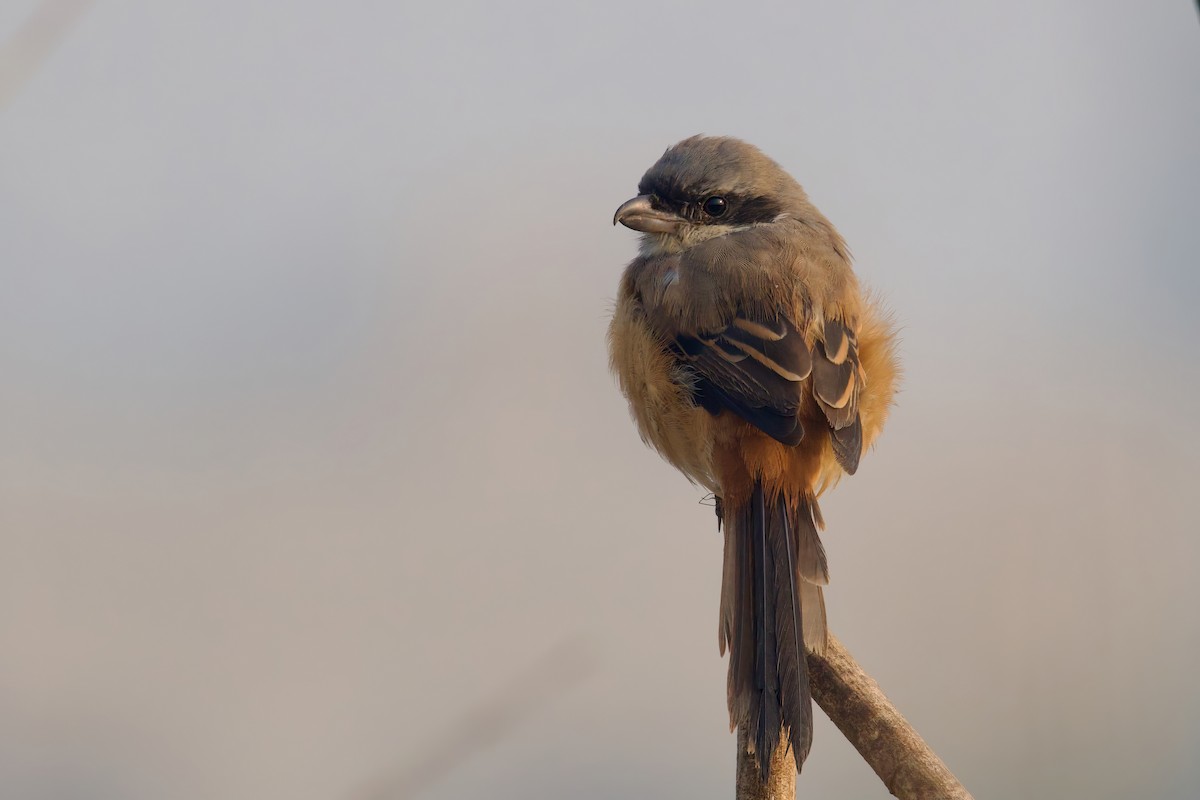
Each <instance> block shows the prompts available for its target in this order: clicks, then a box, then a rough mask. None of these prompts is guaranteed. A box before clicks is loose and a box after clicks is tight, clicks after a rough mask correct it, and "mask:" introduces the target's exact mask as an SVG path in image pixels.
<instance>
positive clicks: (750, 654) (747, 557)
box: [720, 482, 829, 780]
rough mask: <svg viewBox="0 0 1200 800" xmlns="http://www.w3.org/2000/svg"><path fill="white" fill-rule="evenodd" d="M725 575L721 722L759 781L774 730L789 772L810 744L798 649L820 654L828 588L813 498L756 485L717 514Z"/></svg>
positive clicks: (773, 745)
mask: <svg viewBox="0 0 1200 800" xmlns="http://www.w3.org/2000/svg"><path fill="white" fill-rule="evenodd" d="M722 516H723V519H724V522H725V569H724V578H723V580H722V583H721V630H720V644H721V653H722V654H724V653H725V650H726V648H727V647H728V649H729V682H728V687H729V724H730V727H731V728H733V727H735V726H736V727H742V728H744V729H745V730H746V731H747V733H748V736H747V738H748V739H749V741H750V742H751V743H752V745H753V747H754V753H755V756H756V759H757V761H758V766H759V769H760V770H761V771H762V775H763V779H764V780H766V776H767V773H768V771H769V769H770V763H771V755H772V754H773V753H774V752H775V748H776V747H777V746H778V745H779V739H780V736H781V731H782V732H783V733H784V734H785V735H786V736H787V737H788V739H789V741H790V743H791V747H792V752H793V754H794V756H795V759H796V769H797V770H799V769H800V768H801V767H802V766H803V765H804V759H805V758H806V757H807V756H808V751H809V748H810V747H811V746H812V698H811V696H810V695H809V691H808V665H807V662H806V661H805V658H804V649H803V648H804V647H807V648H808V649H809V650H811V651H813V652H818V653H819V652H823V651H824V649H825V640H826V627H825V600H824V597H823V595H822V592H821V586H823V585H824V584H826V583H828V582H829V569H828V567H827V565H826V562H825V550H824V548H823V547H822V546H821V540H820V537H819V536H818V534H817V526H818V524H819V521H820V518H821V517H820V510H819V509H818V508H817V505H816V500H815V499H814V498H812V497H808V496H802V497H792V498H788V497H786V496H784V495H783V494H778V495H774V496H772V495H771V494H770V493H769V492H767V491H764V489H763V487H762V485H761V484H760V483H757V482H756V483H755V485H754V489H753V491H752V492H751V495H750V498H749V501H748V502H747V503H746V504H744V505H741V506H737V507H733V508H727V509H722Z"/></svg>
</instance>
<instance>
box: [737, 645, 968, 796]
mask: <svg viewBox="0 0 1200 800" xmlns="http://www.w3.org/2000/svg"><path fill="white" fill-rule="evenodd" d="M808 675H809V688H810V689H811V691H812V696H813V700H815V701H816V702H817V705H819V706H820V707H821V708H822V709H823V710H824V711H825V713H826V714H828V715H829V718H830V719H831V720H832V721H833V724H834V725H837V727H838V730H840V731H841V732H842V733H843V734H844V735H845V737H846V738H847V739H849V740H850V744H852V745H854V749H855V750H857V751H858V752H859V754H860V755H861V756H862V757H863V758H864V759H865V760H866V762H867V763H868V764H869V765H870V766H871V769H873V770H875V774H876V775H878V776H879V779H880V780H882V781H883V784H884V786H886V787H887V789H888V791H889V792H891V793H892V794H893V795H894V796H896V797H898V798H900V800H972V798H971V795H970V793H969V792H968V791H967V790H966V789H965V788H964V787H963V785H962V784H961V783H959V782H958V779H957V778H955V777H954V774H953V773H951V772H950V770H949V769H947V767H946V765H945V764H943V763H942V760H941V759H940V758H938V757H937V754H936V753H934V752H933V750H931V749H930V747H929V745H927V744H926V743H925V740H924V739H922V738H921V737H920V735H919V734H918V733H917V732H916V731H915V730H913V727H912V726H911V725H909V724H908V722H907V721H906V720H905V719H904V717H902V716H900V712H899V711H897V710H896V707H895V706H893V705H892V703H891V701H889V700H888V699H887V697H886V696H884V694H883V690H882V689H880V688H879V684H877V683H876V682H875V681H874V679H873V678H871V676H870V675H868V674H867V673H866V672H864V671H863V669H862V667H860V666H859V665H858V662H857V661H855V660H854V657H853V656H851V655H850V653H849V652H848V651H847V650H846V648H845V647H844V646H843V645H842V643H841V642H840V641H838V640H837V638H836V637H834V636H833V634H830V635H829V646H828V647H827V648H826V651H825V655H823V656H815V655H813V654H811V653H810V654H809V655H808ZM781 741H783V742H786V741H787V738H786V737H783V738H782V739H781ZM785 750H786V748H785V747H780V748H779V749H778V750H776V752H775V754H774V756H772V758H771V772H770V775H769V776H768V778H767V782H766V783H765V784H764V783H763V782H762V781H761V780H760V779H759V774H758V770H757V769H756V768H755V766H754V757H753V756H751V755H750V754H749V753H747V752H746V740H745V738H744V737H743V736H742V735H741V734H740V733H739V734H738V765H737V800H792V799H793V798H794V797H795V791H796V789H795V786H796V774H795V773H796V766H795V763H794V762H793V761H792V757H791V753H790V752H786V753H785Z"/></svg>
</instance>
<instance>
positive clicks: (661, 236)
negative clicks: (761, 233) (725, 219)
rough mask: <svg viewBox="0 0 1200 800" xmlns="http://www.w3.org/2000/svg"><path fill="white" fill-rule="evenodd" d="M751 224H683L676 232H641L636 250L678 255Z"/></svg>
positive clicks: (642, 252) (642, 253)
mask: <svg viewBox="0 0 1200 800" xmlns="http://www.w3.org/2000/svg"><path fill="white" fill-rule="evenodd" d="M752 227H754V226H753V225H684V226H683V227H682V228H681V229H680V230H679V232H678V233H643V234H642V241H641V243H640V244H639V245H638V252H639V253H640V254H641V255H642V256H645V257H650V256H665V255H678V254H679V253H682V252H683V251H684V250H687V249H688V248H690V247H695V246H696V245H698V244H702V243H703V242H707V241H709V240H710V239H717V238H720V237H722V236H728V235H729V234H731V233H738V232H739V231H744V230H749V229H750V228H752Z"/></svg>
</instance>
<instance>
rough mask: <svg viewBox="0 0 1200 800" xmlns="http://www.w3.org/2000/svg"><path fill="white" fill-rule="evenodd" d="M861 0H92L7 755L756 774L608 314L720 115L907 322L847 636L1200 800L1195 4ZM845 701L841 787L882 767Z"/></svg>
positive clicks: (16, 538)
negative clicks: (612, 364) (636, 208)
mask: <svg viewBox="0 0 1200 800" xmlns="http://www.w3.org/2000/svg"><path fill="white" fill-rule="evenodd" d="M35 5H36V4H35V3H34V2H32V0H11V1H10V2H7V3H5V4H3V5H2V6H0V42H4V41H10V39H11V37H13V36H14V35H16V33H17V31H18V30H19V29H21V27H22V25H23V24H24V22H25V20H26V19H27V18H28V17H29V15H30V14H31V13H32V12H33V9H34V7H35ZM815 5H816V4H797V3H787V4H785V3H778V4H754V3H749V4H741V5H734V4H730V3H727V2H726V3H706V2H700V1H699V0H692V2H686V3H684V2H678V3H676V2H639V3H632V2H629V3H623V2H608V3H603V4H600V3H597V4H592V5H589V6H587V7H575V6H573V5H571V4H567V3H549V2H547V3H522V2H509V3H493V4H483V3H474V4H449V3H447V4H440V5H439V4H433V3H420V4H418V3H411V2H410V3H400V4H392V3H379V2H358V3H336V4H335V3H315V2H309V0H293V2H289V3H256V4H248V3H242V2H239V3H232V2H204V3H201V2H188V1H186V0H175V1H174V2H170V3H145V2H143V3H135V2H104V1H103V0H101V1H100V2H96V3H94V4H92V6H91V7H90V8H87V9H86V10H85V11H84V12H83V13H82V14H81V15H80V16H79V17H78V20H77V22H76V24H74V25H73V26H72V27H70V29H69V30H68V31H67V32H66V34H65V36H64V37H63V38H62V40H61V41H60V42H59V43H58V46H57V48H55V49H54V50H53V52H51V53H50V54H49V55H48V57H47V58H46V59H45V61H44V63H43V64H42V65H41V68H40V69H38V70H36V71H34V72H32V73H31V74H30V76H29V77H28V79H27V80H26V81H25V82H24V83H23V85H21V86H20V87H19V88H18V90H17V91H16V92H15V93H14V94H12V96H11V97H10V100H9V102H8V104H7V106H6V107H3V108H0V796H3V797H5V798H9V797H12V798H21V799H24V798H29V799H30V800H51V798H53V799H54V800H75V798H80V799H81V800H82V799H84V798H86V799H87V800H92V799H93V798H95V799H96V800H109V798H112V799H113V800H143V799H146V800H149V799H150V798H154V799H155V800H158V798H172V800H174V799H175V798H178V799H179V800H209V799H210V798H220V800H241V799H243V798H244V799H245V800H251V799H254V800H258V799H259V798H274V797H280V798H284V797H286V798H289V800H318V799H320V800H333V799H334V798H336V799H337V800H341V799H342V798H346V799H347V800H349V799H350V798H355V799H357V798H364V797H367V796H371V797H372V798H374V797H384V796H394V797H401V796H414V797H416V796H419V797H421V798H429V799H430V800H436V799H437V798H444V799H445V800H449V798H459V797H486V798H496V799H497V800H499V799H501V798H526V797H541V796H569V797H578V798H585V799H587V798H596V799H597V800H599V798H610V797H625V796H633V797H652V796H672V797H683V796H687V797H697V798H725V797H728V796H730V794H731V792H732V785H733V757H734V756H733V754H734V739H733V737H732V736H730V735H729V734H728V733H727V716H726V711H725V688H724V671H725V664H724V662H723V661H722V660H721V659H720V658H719V657H718V654H717V642H716V639H717V637H716V616H717V593H718V585H719V579H720V578H719V570H720V558H721V547H720V538H719V535H718V534H717V532H716V529H715V525H714V519H713V515H712V510H711V509H710V508H707V507H705V506H703V505H701V504H699V502H698V501H699V500H700V498H701V492H699V491H698V490H696V489H695V488H694V487H691V486H689V485H688V484H687V483H686V481H684V480H683V479H682V478H681V477H679V476H678V475H677V474H675V473H674V472H673V471H672V470H671V469H670V468H669V467H668V466H667V465H665V464H664V463H663V462H661V461H660V460H659V459H658V458H657V457H656V456H654V455H653V454H652V453H651V452H649V451H648V450H646V449H644V448H643V446H642V445H641V443H640V442H639V441H638V439H637V436H636V434H635V432H634V429H633V426H632V424H631V423H630V422H629V420H628V418H627V414H626V410H625V407H624V402H623V400H622V399H621V398H620V396H619V395H618V393H617V391H616V389H615V387H614V385H613V381H612V379H611V378H610V376H609V375H608V373H607V367H606V353H605V349H604V330H605V326H606V324H607V317H608V313H609V308H610V304H611V300H612V297H613V295H614V294H615V290H616V283H617V279H618V276H619V274H620V271H621V269H622V267H623V266H624V264H625V263H626V262H627V261H628V260H629V258H630V257H631V256H632V255H633V253H634V250H635V245H636V242H635V238H634V235H633V234H632V233H631V232H629V231H626V230H624V229H614V228H612V227H611V225H610V222H611V217H612V212H613V210H614V209H615V208H616V207H617V205H619V204H620V203H621V202H622V201H624V200H625V199H627V198H628V197H629V196H631V195H632V194H633V192H634V189H635V187H636V184H637V181H638V178H639V177H640V176H641V174H642V172H643V171H644V170H645V169H646V168H647V167H648V166H649V165H650V164H651V163H653V161H654V160H655V159H656V158H657V157H658V155H659V154H661V152H662V150H663V149H664V148H665V147H666V146H668V145H669V144H671V143H673V142H674V141H677V140H678V139H681V138H683V137H685V136H688V135H691V134H693V133H697V132H706V133H714V134H715V133H726V134H733V135H737V136H741V137H743V138H745V139H748V140H750V141H752V142H754V143H756V144H758V145H759V146H761V147H762V148H763V149H765V150H766V151H767V152H768V153H769V154H771V155H772V156H773V157H775V158H776V159H777V160H778V161H779V162H780V163H782V164H783V165H784V166H785V167H786V168H788V169H789V170H790V171H792V172H793V174H795V175H796V177H797V178H798V179H799V180H800V181H801V182H802V183H803V184H804V185H805V186H806V187H807V189H808V190H809V193H810V195H811V196H812V198H813V200H814V201H815V202H816V203H817V204H818V206H819V207H820V208H821V209H822V210H823V211H824V212H825V213H826V214H827V215H828V216H829V217H830V218H831V219H832V220H833V221H834V223H835V224H836V225H837V226H838V227H839V228H840V230H841V232H842V233H843V234H844V235H845V236H846V238H847V239H848V241H849V243H850V246H851V248H852V250H853V251H854V254H855V257H856V266H857V269H858V271H859V273H860V275H861V276H862V277H863V279H864V280H865V281H866V282H868V283H870V284H871V285H872V286H874V287H875V288H876V289H877V290H878V291H879V292H880V293H881V294H882V295H883V296H884V297H886V298H887V301H888V303H889V304H890V305H891V306H892V307H893V308H894V309H895V311H896V314H897V316H898V318H899V319H900V321H901V324H902V326H903V331H904V332H903V339H904V342H903V357H904V361H905V365H906V372H907V377H906V382H905V388H904V391H903V393H902V395H901V396H900V400H899V405H898V407H897V409H896V411H895V413H894V415H893V417H892V421H891V423H890V426H889V428H888V430H886V431H885V433H884V435H883V437H882V439H881V440H880V442H879V444H878V446H877V448H876V449H875V451H874V452H873V453H870V454H868V456H867V457H866V458H865V459H864V463H863V467H862V469H861V470H860V472H859V474H858V475H857V476H856V477H855V478H853V479H852V480H847V481H844V482H843V483H842V485H841V486H840V487H839V488H838V489H837V491H836V492H834V493H833V494H832V495H831V496H830V497H828V499H827V500H825V501H824V502H823V506H824V510H825V516H826V519H827V521H828V523H829V530H828V532H827V533H826V535H825V542H826V547H827V549H828V552H829V557H830V564H831V570H832V574H833V583H832V586H831V588H830V590H829V592H828V594H827V598H828V605H829V615H830V622H831V626H832V628H833V630H834V631H835V632H836V633H837V634H838V635H839V636H840V637H841V638H842V640H843V641H844V642H845V643H846V644H847V646H848V647H849V648H850V649H851V650H852V651H853V652H854V653H855V654H856V655H857V656H858V657H859V659H860V661H861V662H862V663H863V664H864V666H865V667H866V668H867V669H868V670H869V671H870V672H871V673H872V674H873V675H875V677H876V678H877V679H878V680H879V682H880V683H881V685H882V686H883V687H884V689H885V690H886V691H887V692H888V693H889V695H890V696H891V697H892V698H893V700H895V702H896V703H897V705H898V706H899V707H900V709H901V710H902V711H903V712H905V713H906V714H907V715H908V717H909V718H910V720H911V721H912V722H913V723H914V724H915V725H916V727H917V728H918V729H919V730H920V731H921V733H922V734H923V735H924V736H925V737H926V738H927V739H928V740H929V741H930V743H931V744H932V745H933V746H934V748H935V749H936V750H937V751H938V752H939V753H940V754H941V755H942V756H943V758H944V759H945V760H946V761H947V762H948V764H949V765H950V767H951V768H952V769H953V770H955V772H956V773H957V774H958V775H959V777H960V778H961V779H962V780H963V782H964V783H965V784H966V785H967V787H968V788H969V789H971V790H972V791H973V792H974V793H975V795H976V796H977V797H980V798H983V797H1004V796H1010V797H1055V798H1063V797H1068V798H1075V797H1077V798H1088V799H1089V800H1098V799H1100V798H1125V797H1130V796H1143V797H1155V798H1179V799H1180V800H1184V799H1187V800H1190V799H1191V798H1194V797H1196V796H1197V794H1198V793H1200V761H1198V760H1197V757H1196V754H1197V753H1198V752H1200V689H1197V683H1196V675H1197V673H1198V672H1200V615H1198V614H1197V611H1196V609H1198V608H1200V580H1198V579H1197V575H1196V569H1197V564H1198V563H1200V535H1198V534H1200V492H1198V491H1197V485H1200V417H1198V415H1197V410H1196V409H1197V407H1198V401H1197V400H1196V397H1197V392H1200V360H1198V359H1197V357H1196V349H1197V346H1198V345H1200V315H1198V314H1197V312H1196V308H1197V307H1198V306H1197V304H1198V302H1200V270H1198V267H1200V224H1197V220H1198V219H1200V213H1198V212H1200V200H1198V198H1197V187H1198V186H1200V151H1198V149H1197V145H1196V143H1197V142H1200V79H1198V75H1200V24H1198V22H1197V14H1196V8H1195V6H1194V4H1193V3H1191V2H1187V1H1186V0H1173V2H1142V3H1116V2H1055V3H1043V2H1017V3H1012V2H1008V3H991V4H984V3H971V4H966V3H961V4H948V3H930V2H913V3H903V4H901V3H883V2H869V3H854V4H850V3H843V4H835V3H826V4H821V8H820V9H817V8H815V7H814V6H815ZM4 63H9V64H11V61H9V62H5V61H3V60H2V59H0V64H4ZM556 653H557V655H555V654H556ZM548 654H550V655H548ZM818 716H819V719H818V726H817V731H816V742H815V745H814V748H813V753H812V756H811V758H810V760H809V762H808V763H807V765H806V767H805V773H804V775H803V776H801V778H800V791H801V795H802V796H812V797H816V796H842V797H885V796H886V791H885V790H884V789H883V787H882V785H881V784H880V783H879V782H878V780H877V779H876V778H875V777H874V775H873V774H872V773H871V772H870V770H869V769H868V768H867V767H866V766H865V764H864V763H863V762H862V761H861V759H860V758H859V757H858V756H857V754H856V753H855V752H854V751H853V750H852V749H851V748H850V746H849V745H848V744H846V742H845V740H844V739H842V737H841V735H840V734H839V733H838V732H837V730H836V729H834V728H833V726H832V725H830V724H829V723H828V721H827V720H826V719H825V718H824V716H823V715H818ZM464 731H475V734H474V735H473V736H465V734H464ZM464 737H465V738H464ZM447 741H449V742H452V743H453V744H452V745H451V746H450V747H449V749H447V748H446V746H445V745H444V743H445V742H447ZM439 759H440V760H439ZM418 785H419V786H418ZM381 787H382V788H383V789H384V790H388V789H391V790H393V791H392V794H390V795H388V794H387V793H386V791H385V793H384V794H377V795H372V794H371V791H372V790H375V789H379V788H381ZM405 787H408V789H405ZM413 787H418V788H419V789H420V791H419V792H412V791H408V790H409V789H412V788H413ZM406 792H408V793H407V794H406Z"/></svg>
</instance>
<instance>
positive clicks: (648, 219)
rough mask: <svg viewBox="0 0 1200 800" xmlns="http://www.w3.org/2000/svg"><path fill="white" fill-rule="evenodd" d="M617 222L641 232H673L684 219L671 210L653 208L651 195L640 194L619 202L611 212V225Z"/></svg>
mask: <svg viewBox="0 0 1200 800" xmlns="http://www.w3.org/2000/svg"><path fill="white" fill-rule="evenodd" d="M618 222H619V223H621V224H622V225H624V226H625V227H626V228H632V229H633V230H635V231H641V232H642V233H674V232H675V231H677V230H678V229H679V226H680V225H682V224H683V222H684V220H683V218H682V217H680V216H679V215H678V214H676V213H674V212H672V211H665V210H662V209H657V208H655V207H654V205H653V202H652V196H651V195H648V194H641V195H638V196H637V197H635V198H633V199H632V200H626V201H625V202H624V203H622V204H621V207H620V208H618V209H617V213H616V214H613V225H616V224H617V223H618Z"/></svg>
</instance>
